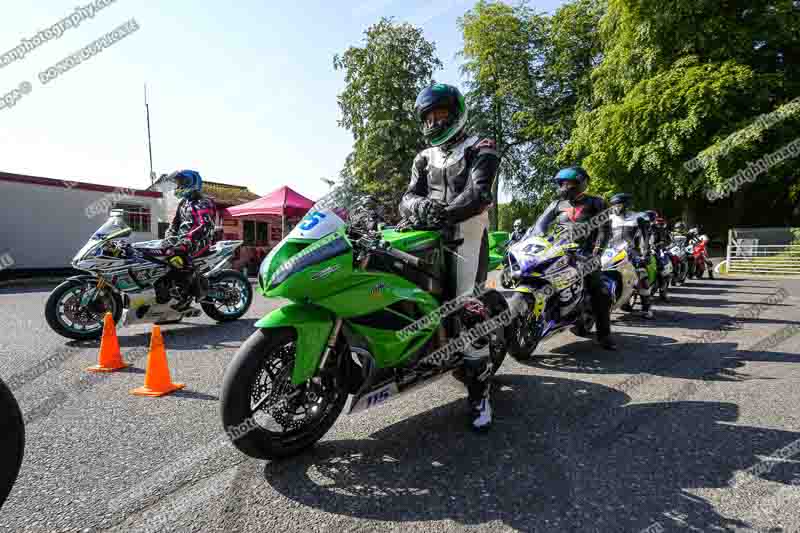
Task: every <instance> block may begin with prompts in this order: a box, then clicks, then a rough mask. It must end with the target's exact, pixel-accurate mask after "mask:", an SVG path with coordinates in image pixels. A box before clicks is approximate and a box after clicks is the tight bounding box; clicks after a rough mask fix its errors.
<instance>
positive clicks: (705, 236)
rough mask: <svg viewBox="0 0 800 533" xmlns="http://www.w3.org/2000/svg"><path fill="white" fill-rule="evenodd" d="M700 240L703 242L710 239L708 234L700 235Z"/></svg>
mask: <svg viewBox="0 0 800 533" xmlns="http://www.w3.org/2000/svg"><path fill="white" fill-rule="evenodd" d="M700 240H701V241H703V242H708V241H709V240H711V239H709V238H708V235H700Z"/></svg>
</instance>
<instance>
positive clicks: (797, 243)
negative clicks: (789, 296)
mask: <svg viewBox="0 0 800 533" xmlns="http://www.w3.org/2000/svg"><path fill="white" fill-rule="evenodd" d="M726 255H727V266H728V272H729V273H731V274H762V275H763V274H767V275H776V276H785V275H792V274H794V275H800V228H733V229H731V230H729V231H728V249H727V254H726Z"/></svg>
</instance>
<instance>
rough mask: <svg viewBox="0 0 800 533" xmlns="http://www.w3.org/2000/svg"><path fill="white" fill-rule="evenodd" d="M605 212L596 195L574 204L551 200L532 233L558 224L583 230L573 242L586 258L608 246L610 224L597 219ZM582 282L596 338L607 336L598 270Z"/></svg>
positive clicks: (607, 307) (606, 300)
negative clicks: (592, 315) (589, 301)
mask: <svg viewBox="0 0 800 533" xmlns="http://www.w3.org/2000/svg"><path fill="white" fill-rule="evenodd" d="M607 210H608V205H606V202H605V201H604V200H603V199H602V198H599V197H597V196H587V195H582V196H580V197H579V198H577V199H576V200H574V201H569V200H555V201H554V202H553V203H551V204H550V205H549V206H548V207H547V209H545V211H544V213H542V215H541V216H540V217H539V220H537V221H536V224H535V226H534V232H535V233H536V234H537V235H544V234H546V233H547V231H548V230H549V229H550V227H551V226H552V225H553V224H558V225H560V226H562V227H564V228H565V229H566V230H567V231H572V230H578V229H580V228H585V229H586V230H587V231H584V232H582V233H585V235H583V236H578V237H575V243H576V244H578V246H579V247H580V252H581V253H582V255H583V256H584V257H588V256H590V255H592V254H593V253H594V250H595V249H599V250H601V251H602V250H603V249H604V248H605V247H606V245H607V244H608V238H609V234H610V229H611V228H610V224H609V222H608V220H604V219H603V217H598V215H600V214H601V213H604V212H606V211H607ZM595 217H597V218H595ZM590 221H591V222H590ZM575 233H576V234H577V233H578V231H575ZM585 283H586V286H587V288H588V289H589V293H590V295H591V300H592V312H593V313H594V316H595V320H596V323H597V335H598V337H600V338H604V337H608V336H609V335H610V334H611V316H610V315H611V295H610V294H609V293H608V289H607V287H606V286H605V283H603V280H602V277H601V274H600V271H599V270H594V271H592V272H589V273H587V274H586V275H585Z"/></svg>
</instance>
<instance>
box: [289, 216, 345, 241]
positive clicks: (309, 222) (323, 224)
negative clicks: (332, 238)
mask: <svg viewBox="0 0 800 533" xmlns="http://www.w3.org/2000/svg"><path fill="white" fill-rule="evenodd" d="M344 225H345V222H344V220H342V219H341V218H339V216H338V215H337V214H336V213H334V212H333V211H332V210H330V209H320V210H314V209H312V210H311V211H309V212H308V213H306V216H304V217H303V219H302V220H300V222H298V223H297V226H295V227H294V229H293V230H292V231H291V232H290V233H289V235H288V238H290V239H314V240H316V239H321V238H322V237H325V236H326V235H330V234H331V233H333V232H335V231H336V230H338V229H339V228H341V227H342V226H344Z"/></svg>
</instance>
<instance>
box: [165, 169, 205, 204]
mask: <svg viewBox="0 0 800 533" xmlns="http://www.w3.org/2000/svg"><path fill="white" fill-rule="evenodd" d="M167 179H169V180H170V181H172V182H173V183H175V196H177V197H178V198H189V197H191V196H192V195H193V194H194V193H195V192H197V193H200V192H201V191H202V190H203V178H201V177H200V173H199V172H197V171H194V170H178V171H175V172H173V173H172V174H170V175H169V177H168V178H167Z"/></svg>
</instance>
